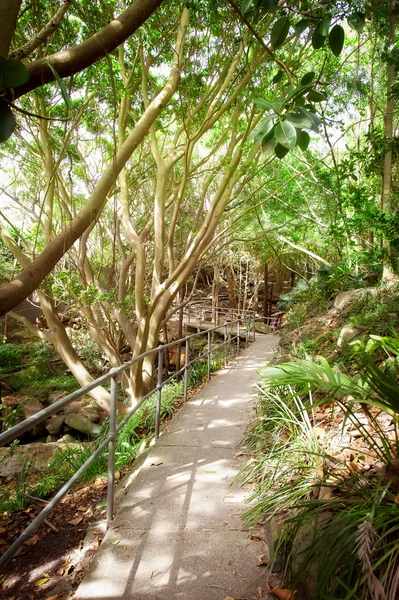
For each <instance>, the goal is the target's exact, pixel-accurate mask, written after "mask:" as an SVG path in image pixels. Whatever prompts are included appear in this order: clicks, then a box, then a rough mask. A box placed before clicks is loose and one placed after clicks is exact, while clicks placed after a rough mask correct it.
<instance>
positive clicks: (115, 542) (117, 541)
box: [111, 540, 120, 546]
mask: <svg viewBox="0 0 399 600" xmlns="http://www.w3.org/2000/svg"><path fill="white" fill-rule="evenodd" d="M119 542H120V540H112V542H111V544H112V545H113V546H116V545H117V544H119Z"/></svg>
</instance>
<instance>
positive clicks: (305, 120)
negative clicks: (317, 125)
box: [287, 112, 313, 129]
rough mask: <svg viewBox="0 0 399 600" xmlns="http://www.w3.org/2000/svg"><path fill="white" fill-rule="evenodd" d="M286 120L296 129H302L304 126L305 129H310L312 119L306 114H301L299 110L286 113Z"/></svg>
mask: <svg viewBox="0 0 399 600" xmlns="http://www.w3.org/2000/svg"><path fill="white" fill-rule="evenodd" d="M287 121H289V122H290V123H292V125H293V126H294V127H296V128H297V129H302V127H305V128H306V129H311V127H312V124H313V121H312V119H311V118H310V117H309V115H307V114H303V113H300V112H294V113H290V114H288V115H287Z"/></svg>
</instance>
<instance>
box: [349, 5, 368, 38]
mask: <svg viewBox="0 0 399 600" xmlns="http://www.w3.org/2000/svg"><path fill="white" fill-rule="evenodd" d="M347 21H348V25H349V27H351V28H352V29H354V30H355V31H357V32H358V33H361V32H362V31H363V29H364V26H365V24H366V15H365V14H364V13H362V12H360V11H358V10H357V11H356V12H354V13H352V14H351V15H349V17H348V18H347Z"/></svg>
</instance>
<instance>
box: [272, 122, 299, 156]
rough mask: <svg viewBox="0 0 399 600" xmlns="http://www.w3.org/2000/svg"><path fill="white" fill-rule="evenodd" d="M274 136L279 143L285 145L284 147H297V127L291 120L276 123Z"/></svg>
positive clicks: (291, 148) (290, 148)
mask: <svg viewBox="0 0 399 600" xmlns="http://www.w3.org/2000/svg"><path fill="white" fill-rule="evenodd" d="M274 137H275V138H276V141H277V142H278V143H279V144H281V145H282V146H284V148H288V149H289V150H293V148H295V145H296V131H295V127H294V126H293V125H292V123H290V122H289V121H281V122H280V123H278V125H276V129H275V130H274Z"/></svg>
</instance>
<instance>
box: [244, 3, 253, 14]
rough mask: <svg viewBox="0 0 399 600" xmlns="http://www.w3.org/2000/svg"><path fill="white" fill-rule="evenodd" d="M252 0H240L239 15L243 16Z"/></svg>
mask: <svg viewBox="0 0 399 600" xmlns="http://www.w3.org/2000/svg"><path fill="white" fill-rule="evenodd" d="M252 2H253V0H242V4H241V14H243V15H245V13H246V12H247V11H248V9H249V7H250V6H251V4H252Z"/></svg>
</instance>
